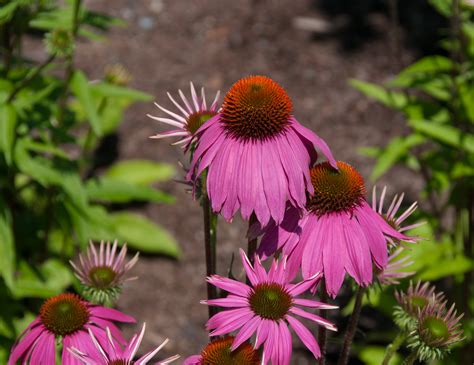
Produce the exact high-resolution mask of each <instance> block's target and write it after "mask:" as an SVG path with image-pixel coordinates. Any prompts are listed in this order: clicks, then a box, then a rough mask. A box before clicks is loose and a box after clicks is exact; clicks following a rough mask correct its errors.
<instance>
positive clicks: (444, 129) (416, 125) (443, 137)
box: [408, 120, 474, 153]
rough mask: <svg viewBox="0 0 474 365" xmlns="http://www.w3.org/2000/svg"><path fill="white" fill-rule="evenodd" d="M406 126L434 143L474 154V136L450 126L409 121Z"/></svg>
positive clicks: (423, 121)
mask: <svg viewBox="0 0 474 365" xmlns="http://www.w3.org/2000/svg"><path fill="white" fill-rule="evenodd" d="M408 124H409V125H410V126H411V127H412V128H413V129H414V130H415V131H417V132H418V133H422V134H424V135H427V136H428V137H430V138H432V139H433V140H435V141H438V142H441V143H443V144H447V145H449V146H452V147H456V148H461V149H463V150H465V151H467V152H469V153H474V135H472V134H469V133H467V132H466V133H464V132H461V131H460V130H459V129H457V128H455V127H452V126H450V125H445V124H439V123H433V122H430V121H425V120H410V121H409V122H408Z"/></svg>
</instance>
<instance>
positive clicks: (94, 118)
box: [71, 71, 102, 136]
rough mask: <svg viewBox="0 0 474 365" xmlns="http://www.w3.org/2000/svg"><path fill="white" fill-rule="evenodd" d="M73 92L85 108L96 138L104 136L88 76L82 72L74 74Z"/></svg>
mask: <svg viewBox="0 0 474 365" xmlns="http://www.w3.org/2000/svg"><path fill="white" fill-rule="evenodd" d="M71 90H72V92H73V93H74V95H76V97H77V98H78V99H79V101H80V103H81V105H82V107H83V108H84V110H85V112H86V115H87V119H88V121H89V123H90V125H91V127H92V130H93V131H94V133H95V135H96V136H101V135H102V128H101V124H100V119H99V115H98V114H97V110H96V106H95V104H94V98H93V96H92V92H91V87H90V85H89V82H88V81H87V78H86V76H85V75H84V74H83V73H82V72H81V71H76V72H74V75H73V77H72V79H71Z"/></svg>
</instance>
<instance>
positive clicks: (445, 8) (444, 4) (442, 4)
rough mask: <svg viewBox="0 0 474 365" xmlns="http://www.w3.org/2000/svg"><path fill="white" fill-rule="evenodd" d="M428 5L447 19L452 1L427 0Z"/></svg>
mask: <svg viewBox="0 0 474 365" xmlns="http://www.w3.org/2000/svg"><path fill="white" fill-rule="evenodd" d="M429 2H430V4H431V5H432V6H433V7H434V8H435V9H436V10H437V11H438V13H440V14H441V15H443V16H445V17H446V18H449V17H450V16H451V13H452V8H453V5H452V0H429Z"/></svg>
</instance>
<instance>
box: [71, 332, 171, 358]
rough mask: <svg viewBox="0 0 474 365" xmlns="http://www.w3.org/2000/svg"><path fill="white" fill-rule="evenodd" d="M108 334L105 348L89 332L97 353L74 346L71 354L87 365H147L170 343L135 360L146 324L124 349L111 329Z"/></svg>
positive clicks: (165, 342)
mask: <svg viewBox="0 0 474 365" xmlns="http://www.w3.org/2000/svg"><path fill="white" fill-rule="evenodd" d="M106 332H107V338H106V340H107V342H106V345H105V346H104V345H103V344H100V343H99V341H98V339H97V337H96V336H95V335H94V333H93V332H92V331H91V330H89V336H90V341H91V342H92V344H93V345H94V347H95V351H94V352H93V353H88V352H87V351H84V350H82V349H78V348H76V347H74V346H73V347H71V348H69V352H70V353H71V354H72V355H73V356H74V357H75V358H77V359H78V360H80V362H81V363H83V364H86V365H146V364H148V363H149V362H150V361H151V359H153V357H154V356H155V355H156V354H157V353H158V351H160V350H161V349H162V348H163V346H165V345H166V344H167V343H168V339H166V340H165V341H164V342H163V343H162V344H161V345H160V346H158V347H157V348H155V349H154V350H152V351H150V352H147V353H146V354H145V355H143V356H141V357H140V358H139V359H138V360H135V355H136V353H137V351H138V348H139V347H140V344H141V342H142V340H143V335H144V334H145V324H143V326H142V330H141V331H140V333H137V334H135V335H134V336H133V337H132V339H131V340H130V342H129V343H128V344H127V346H125V347H124V348H122V346H121V345H120V344H118V343H117V342H116V341H115V339H114V338H113V337H112V334H111V332H110V330H109V328H107V329H106ZM178 358H179V356H178V355H175V356H172V357H169V358H168V359H166V360H162V361H159V362H157V363H155V365H166V364H169V363H171V362H173V361H174V360H176V359H178Z"/></svg>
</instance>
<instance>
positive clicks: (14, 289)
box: [0, 0, 179, 364]
mask: <svg viewBox="0 0 474 365" xmlns="http://www.w3.org/2000/svg"><path fill="white" fill-rule="evenodd" d="M121 24H122V22H121V21H120V20H118V19H116V18H113V17H110V16H107V15H104V14H99V13H96V12H93V11H89V10H87V9H86V8H85V7H84V6H83V4H82V2H81V1H80V0H71V1H65V2H64V1H51V0H49V1H47V0H42V1H38V0H35V1H31V0H13V1H0V46H1V57H2V59H1V60H2V63H1V67H0V363H2V364H3V363H6V356H7V355H8V351H9V348H10V346H11V345H12V343H13V341H14V339H15V338H16V337H17V336H18V335H19V334H20V331H21V329H22V328H24V327H25V324H27V323H28V322H30V321H31V318H32V314H31V312H30V308H31V309H34V310H35V309H37V305H38V299H39V298H47V297H49V296H52V295H56V294H58V293H60V292H61V291H63V290H64V289H65V288H67V287H69V286H71V285H72V284H73V282H74V279H73V275H72V273H71V271H70V268H69V266H68V265H67V260H68V259H69V258H71V257H72V256H73V255H74V254H75V252H76V251H77V249H78V248H80V247H83V246H84V245H85V244H86V243H87V241H88V240H90V239H92V240H100V239H104V240H113V239H118V240H119V241H120V242H124V241H126V242H127V243H128V245H129V246H130V247H132V248H135V249H140V250H143V251H145V252H149V253H159V254H166V255H170V256H173V257H176V256H178V255H179V249H178V247H177V245H176V242H175V240H174V239H173V237H172V236H171V235H170V234H169V233H168V232H166V231H165V230H164V229H163V228H161V227H160V226H158V225H156V224H154V223H153V222H151V221H149V220H148V219H146V218H145V217H142V216H140V215H138V214H135V213H133V214H132V213H130V212H127V211H124V208H126V206H125V205H124V204H126V203H130V202H137V201H139V202H149V201H152V202H156V203H166V204H169V203H173V201H174V199H173V197H172V196H170V195H168V194H166V193H164V192H162V191H159V190H157V189H156V188H154V187H153V184H155V183H156V182H159V181H165V180H168V179H170V178H171V177H172V176H173V175H174V173H175V171H174V168H173V167H172V166H170V165H166V164H162V163H156V162H152V161H146V160H133V161H121V162H118V163H116V164H113V165H112V166H110V165H109V166H107V167H105V168H104V167H103V166H100V168H98V166H97V164H96V156H94V152H95V151H96V149H97V147H98V146H100V144H101V143H102V142H103V140H104V138H105V137H107V136H109V135H111V134H113V133H114V132H115V131H116V129H117V128H118V126H119V125H120V123H121V122H122V119H123V113H124V111H125V109H126V108H127V107H128V106H129V105H131V104H132V103H133V102H137V101H148V100H150V99H151V97H150V96H149V95H148V94H145V93H143V92H140V91H137V90H133V89H130V88H128V87H127V86H126V85H127V83H128V81H129V80H130V76H129V75H128V73H127V72H126V70H125V69H123V68H122V67H120V66H116V65H115V66H110V67H109V68H108V69H107V70H106V71H105V74H104V76H103V78H102V79H100V80H94V81H93V82H91V81H90V80H88V79H87V77H86V75H85V74H84V72H82V71H81V70H79V69H78V68H76V66H75V64H74V55H75V52H76V51H77V45H76V41H77V39H78V38H81V39H85V40H87V41H89V42H90V41H97V40H100V39H102V38H103V32H104V31H105V30H107V29H108V28H109V27H111V26H114V25H121ZM25 38H28V39H29V41H30V42H36V43H35V44H37V45H39V46H40V47H39V49H43V58H44V60H43V61H42V62H40V63H37V62H35V61H33V60H31V59H29V58H28V56H25V55H24V54H23V41H24V39H25ZM41 39H42V42H43V43H40V42H41ZM100 157H101V158H102V157H103V156H100ZM97 171H100V174H98V172H97Z"/></svg>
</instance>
